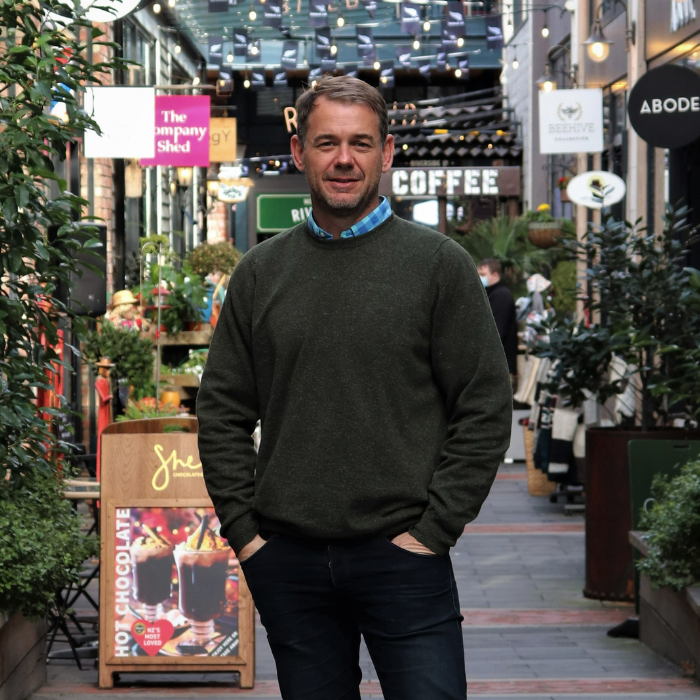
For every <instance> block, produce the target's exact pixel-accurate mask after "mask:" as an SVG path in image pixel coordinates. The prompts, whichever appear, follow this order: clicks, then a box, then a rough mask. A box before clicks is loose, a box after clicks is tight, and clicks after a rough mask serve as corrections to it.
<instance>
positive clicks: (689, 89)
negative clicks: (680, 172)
mask: <svg viewBox="0 0 700 700" xmlns="http://www.w3.org/2000/svg"><path fill="white" fill-rule="evenodd" d="M627 111H628V114H629V118H630V123H631V124H632V128H633V129H634V130H635V131H636V132H637V134H639V136H640V137H641V138H642V139H644V141H646V142H647V143H649V144H651V145H652V146H656V147H657V148H682V147H683V146H687V145H688V144H690V143H692V142H693V141H695V140H696V139H697V138H698V137H700V76H699V75H697V73H695V72H694V71H692V70H690V69H688V68H684V67H683V66H675V65H668V66H661V67H659V68H654V69H653V70H650V71H649V72H648V73H645V74H644V75H643V76H642V77H641V78H640V79H639V80H638V81H637V82H636V83H635V84H634V87H633V88H632V91H631V92H630V96H629V100H628V103H627Z"/></svg>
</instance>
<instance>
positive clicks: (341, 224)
mask: <svg viewBox="0 0 700 700" xmlns="http://www.w3.org/2000/svg"><path fill="white" fill-rule="evenodd" d="M378 206H379V195H377V196H375V197H374V199H373V200H372V201H371V202H370V203H369V204H368V205H367V206H366V207H364V208H363V209H362V211H361V212H360V213H357V212H356V211H353V212H349V213H348V214H347V215H346V216H342V215H338V214H337V212H334V211H330V210H328V209H326V208H325V207H323V206H322V205H321V206H319V205H318V203H317V202H314V201H313V200H312V214H313V217H314V221H315V222H316V225H317V226H319V227H320V228H322V229H323V230H324V231H327V232H328V233H330V234H331V236H333V238H336V239H338V238H340V234H341V233H342V232H343V231H347V230H348V229H349V228H352V227H353V226H354V225H355V224H356V223H357V222H358V221H362V219H364V218H365V216H367V214H369V213H370V212H371V211H374V210H375V209H376V208H377V207H378Z"/></svg>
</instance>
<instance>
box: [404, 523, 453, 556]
mask: <svg viewBox="0 0 700 700" xmlns="http://www.w3.org/2000/svg"><path fill="white" fill-rule="evenodd" d="M408 534H409V535H413V537H415V538H416V539H417V540H418V541H419V542H420V543H421V544H424V545H425V546H426V547H427V548H428V549H429V550H431V551H432V552H435V554H448V553H449V551H450V547H452V546H454V542H453V541H452V538H451V537H450V536H449V535H448V534H447V533H445V532H444V531H443V530H442V528H440V526H439V525H438V524H437V522H436V521H435V520H434V519H433V518H431V517H430V515H427V514H424V515H423V517H422V518H421V519H420V520H419V521H418V522H417V523H416V524H415V525H413V526H412V527H409V528H408Z"/></svg>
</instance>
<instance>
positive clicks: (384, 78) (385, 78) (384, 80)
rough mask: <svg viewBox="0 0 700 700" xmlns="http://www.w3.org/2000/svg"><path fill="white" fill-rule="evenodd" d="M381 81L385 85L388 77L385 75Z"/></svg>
mask: <svg viewBox="0 0 700 700" xmlns="http://www.w3.org/2000/svg"><path fill="white" fill-rule="evenodd" d="M381 81H382V82H383V83H386V81H387V77H386V75H383V76H382V77H381Z"/></svg>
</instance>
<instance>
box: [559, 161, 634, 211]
mask: <svg viewBox="0 0 700 700" xmlns="http://www.w3.org/2000/svg"><path fill="white" fill-rule="evenodd" d="M626 192H627V187H626V186H625V181H624V180H623V179H622V178H621V177H618V176H617V175H615V174H614V173H609V172H607V171H605V170H591V171H590V172H587V173H581V174H580V175H577V176H576V177H573V178H571V180H569V184H568V185H567V186H566V194H567V195H569V199H570V200H571V201H572V202H573V203H574V204H579V205H581V206H583V207H588V208H589V209H602V208H603V206H606V207H610V206H612V205H613V204H617V203H618V202H621V201H622V200H623V199H624V196H625V194H626ZM601 193H602V194H603V199H601V198H600V195H601Z"/></svg>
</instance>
